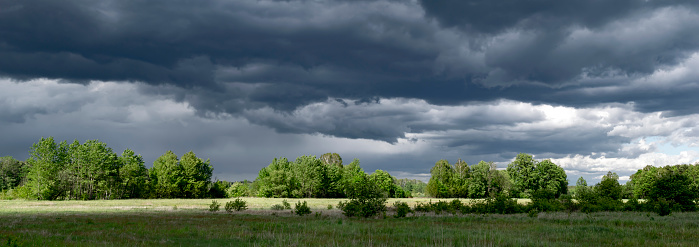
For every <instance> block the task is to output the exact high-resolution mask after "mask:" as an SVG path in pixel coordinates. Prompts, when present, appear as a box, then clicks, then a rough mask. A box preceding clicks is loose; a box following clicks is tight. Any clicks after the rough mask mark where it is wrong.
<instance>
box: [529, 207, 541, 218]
mask: <svg viewBox="0 0 699 247" xmlns="http://www.w3.org/2000/svg"><path fill="white" fill-rule="evenodd" d="M527 216H529V217H531V218H536V217H538V216H539V211H536V209H535V208H532V209H531V210H529V212H527Z"/></svg>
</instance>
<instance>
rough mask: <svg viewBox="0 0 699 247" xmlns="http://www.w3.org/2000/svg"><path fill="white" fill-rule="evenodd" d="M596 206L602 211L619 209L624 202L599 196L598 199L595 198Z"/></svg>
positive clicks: (622, 206)
mask: <svg viewBox="0 0 699 247" xmlns="http://www.w3.org/2000/svg"><path fill="white" fill-rule="evenodd" d="M597 206H599V207H600V209H601V210H602V211H621V210H622V209H623V208H624V203H623V202H621V199H612V198H609V197H600V198H599V200H597Z"/></svg>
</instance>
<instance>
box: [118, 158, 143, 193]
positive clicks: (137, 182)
mask: <svg viewBox="0 0 699 247" xmlns="http://www.w3.org/2000/svg"><path fill="white" fill-rule="evenodd" d="M119 159H120V161H121V163H122V166H121V168H120V169H119V177H120V181H121V183H122V186H123V187H124V191H125V193H124V196H123V198H144V197H146V196H147V193H148V187H147V186H148V182H149V181H148V169H146V166H145V165H144V162H143V157H141V155H140V154H139V155H136V153H135V152H134V151H133V150H131V149H126V150H124V152H123V153H122V154H121V157H119Z"/></svg>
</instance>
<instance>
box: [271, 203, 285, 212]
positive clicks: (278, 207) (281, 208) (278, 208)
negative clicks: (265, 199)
mask: <svg viewBox="0 0 699 247" xmlns="http://www.w3.org/2000/svg"><path fill="white" fill-rule="evenodd" d="M272 210H277V211H280V210H284V206H282V205H281V204H274V205H272Z"/></svg>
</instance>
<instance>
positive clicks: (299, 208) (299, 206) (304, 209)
mask: <svg viewBox="0 0 699 247" xmlns="http://www.w3.org/2000/svg"><path fill="white" fill-rule="evenodd" d="M294 213H295V214H296V215H298V216H304V215H307V214H310V213H311V208H310V207H308V203H307V202H306V201H303V202H300V201H299V202H297V203H296V206H295V207H294Z"/></svg>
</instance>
